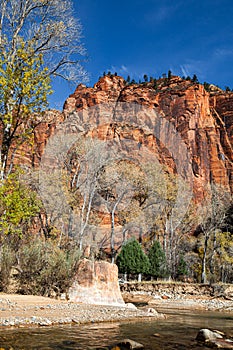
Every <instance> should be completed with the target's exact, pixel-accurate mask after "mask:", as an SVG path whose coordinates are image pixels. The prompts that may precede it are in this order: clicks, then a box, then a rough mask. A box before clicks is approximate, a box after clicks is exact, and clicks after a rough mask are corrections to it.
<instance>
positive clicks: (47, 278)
mask: <svg viewBox="0 0 233 350" xmlns="http://www.w3.org/2000/svg"><path fill="white" fill-rule="evenodd" d="M79 258H80V252H79V250H78V249H77V248H76V247H74V248H73V249H71V250H69V251H68V250H62V249H60V248H59V247H58V246H57V245H56V244H55V242H52V241H42V240H40V239H35V240H33V241H31V242H30V243H28V244H24V245H22V246H21V248H20V249H19V251H18V263H19V267H20V269H19V274H18V280H19V285H20V290H19V292H20V293H23V294H35V295H44V296H51V295H54V294H56V295H60V294H61V293H63V292H65V291H66V290H67V288H69V287H70V285H71V283H72V277H73V275H74V273H75V271H76V268H77V263H78V260H79Z"/></svg>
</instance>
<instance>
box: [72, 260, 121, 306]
mask: <svg viewBox="0 0 233 350" xmlns="http://www.w3.org/2000/svg"><path fill="white" fill-rule="evenodd" d="M68 298H69V300H70V301H73V302H77V303H85V304H97V305H98V304H99V305H120V306H124V301H123V298H122V296H121V292H120V287H119V284H118V268H117V265H115V264H110V263H108V262H107V261H91V260H88V259H83V260H81V261H80V263H79V266H78V269H77V274H76V276H75V279H74V282H73V285H72V287H71V288H70V289H69V292H68Z"/></svg>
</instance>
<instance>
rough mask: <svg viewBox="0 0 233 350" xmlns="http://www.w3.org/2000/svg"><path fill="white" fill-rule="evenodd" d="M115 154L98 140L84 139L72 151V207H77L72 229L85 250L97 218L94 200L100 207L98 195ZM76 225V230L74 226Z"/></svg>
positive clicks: (67, 163) (70, 162) (68, 164)
mask: <svg viewBox="0 0 233 350" xmlns="http://www.w3.org/2000/svg"><path fill="white" fill-rule="evenodd" d="M113 153H114V151H112V150H111V149H109V148H108V145H107V144H106V143H104V142H102V141H100V140H96V139H91V138H87V139H80V140H79V142H78V143H77V144H76V145H75V146H74V147H73V148H72V150H71V151H70V152H69V154H68V158H67V160H66V162H65V163H66V169H67V170H68V172H69V174H70V176H69V181H70V184H69V187H70V194H71V197H70V205H71V207H72V208H73V220H74V222H73V223H71V227H70V229H71V230H72V231H75V232H76V233H75V232H73V233H72V232H70V233H69V234H70V235H72V236H75V235H76V236H77V237H78V240H79V248H80V250H82V248H83V243H84V238H85V234H86V231H87V229H88V230H90V226H89V223H90V220H91V218H92V217H93V215H92V214H93V209H94V204H95V203H94V201H96V205H98V204H99V202H98V198H97V194H98V190H99V189H100V179H101V177H102V174H103V171H104V168H105V167H106V166H107V165H108V163H109V162H110V161H111V159H112V157H114V155H113ZM72 226H73V227H72Z"/></svg>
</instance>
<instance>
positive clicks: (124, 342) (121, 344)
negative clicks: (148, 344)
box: [111, 339, 144, 350]
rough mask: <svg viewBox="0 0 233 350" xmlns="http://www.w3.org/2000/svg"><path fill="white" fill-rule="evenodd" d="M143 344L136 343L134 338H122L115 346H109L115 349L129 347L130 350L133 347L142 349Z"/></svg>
mask: <svg viewBox="0 0 233 350" xmlns="http://www.w3.org/2000/svg"><path fill="white" fill-rule="evenodd" d="M143 348H144V346H143V345H142V344H140V343H137V342H136V341H134V340H131V339H124V340H122V341H121V342H119V343H117V344H116V345H115V346H113V347H112V348H111V350H113V349H115V350H117V349H120V350H121V349H130V350H133V349H143Z"/></svg>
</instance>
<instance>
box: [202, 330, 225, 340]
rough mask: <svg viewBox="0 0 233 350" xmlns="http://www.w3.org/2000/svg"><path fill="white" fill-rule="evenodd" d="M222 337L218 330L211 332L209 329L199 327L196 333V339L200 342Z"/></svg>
mask: <svg viewBox="0 0 233 350" xmlns="http://www.w3.org/2000/svg"><path fill="white" fill-rule="evenodd" d="M220 338H223V336H222V335H221V334H219V332H216V331H215V332H213V331H211V330H210V329H207V328H203V329H200V331H199V332H198V334H197V337H196V340H197V341H200V342H208V341H210V340H215V339H220Z"/></svg>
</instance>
